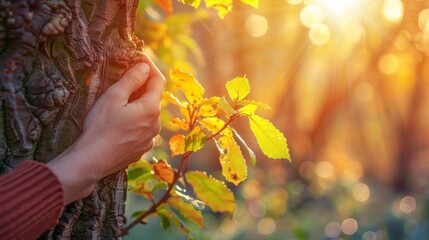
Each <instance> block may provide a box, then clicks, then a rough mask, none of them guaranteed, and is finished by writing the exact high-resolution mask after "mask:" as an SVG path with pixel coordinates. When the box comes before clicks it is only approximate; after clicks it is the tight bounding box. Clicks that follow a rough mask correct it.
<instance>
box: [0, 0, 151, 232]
mask: <svg viewBox="0 0 429 240" xmlns="http://www.w3.org/2000/svg"><path fill="white" fill-rule="evenodd" d="M137 4H138V0H13V1H0V78H1V79H0V90H1V91H0V99H1V101H0V114H1V115H0V159H1V162H0V167H1V172H2V173H4V172H7V171H9V170H11V169H13V168H14V167H15V166H16V165H18V164H19V163H20V162H22V161H24V160H26V159H35V160H37V161H41V162H48V161H50V160H51V159H53V158H54V157H56V156H57V155H58V154H60V153H61V152H63V151H64V150H65V149H66V148H67V147H68V146H69V145H71V144H72V143H73V141H74V140H75V139H76V138H77V137H78V136H79V134H80V133H81V127H82V122H83V120H84V117H85V115H86V114H87V112H88V111H89V110H90V109H91V107H92V106H93V104H94V102H95V100H96V99H97V98H98V97H99V96H100V95H101V93H102V92H104V91H105V90H106V89H107V88H108V87H109V85H111V84H112V83H113V82H115V81H117V80H118V79H119V78H120V76H121V75H122V74H123V73H124V72H125V70H126V69H128V68H130V67H132V66H133V65H135V64H136V63H138V62H141V61H142V60H143V58H144V56H143V54H142V53H143V52H142V51H143V50H142V49H143V42H142V41H140V40H138V39H137V38H136V37H135V36H134V35H133V31H134V19H135V12H136V9H137ZM106 121H108V119H106ZM100 124H103V123H100ZM87 171H91V169H88V170H87ZM82 174H86V173H84V172H83V173H82ZM126 178H127V177H126V171H125V170H123V171H120V172H118V173H116V174H113V175H111V176H109V177H107V178H105V179H103V180H102V181H100V182H99V183H98V184H97V186H96V187H95V189H94V191H93V192H92V194H91V195H90V196H89V197H87V198H85V199H83V200H81V201H77V202H74V203H71V204H69V205H68V206H66V208H65V209H64V213H63V215H62V217H61V219H60V222H59V224H58V225H57V226H56V227H55V228H53V229H52V230H50V231H48V232H46V233H45V234H43V235H42V236H41V237H40V238H41V239H69V238H72V239H120V238H121V235H122V232H121V228H122V227H123V225H124V223H125V217H124V201H125V196H126Z"/></svg>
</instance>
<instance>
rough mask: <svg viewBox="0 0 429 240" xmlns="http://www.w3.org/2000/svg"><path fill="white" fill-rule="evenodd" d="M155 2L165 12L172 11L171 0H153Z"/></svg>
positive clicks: (169, 12)
mask: <svg viewBox="0 0 429 240" xmlns="http://www.w3.org/2000/svg"><path fill="white" fill-rule="evenodd" d="M155 2H156V4H158V6H160V7H161V8H162V10H164V11H165V12H166V13H168V14H171V13H173V3H172V1H171V0H155Z"/></svg>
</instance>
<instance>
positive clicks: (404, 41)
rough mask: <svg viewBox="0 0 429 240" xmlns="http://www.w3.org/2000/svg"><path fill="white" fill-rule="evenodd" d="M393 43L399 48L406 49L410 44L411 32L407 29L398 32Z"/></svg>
mask: <svg viewBox="0 0 429 240" xmlns="http://www.w3.org/2000/svg"><path fill="white" fill-rule="evenodd" d="M393 44H394V45H395V47H396V48H397V49H399V50H406V49H407V48H408V47H409V46H410V44H411V34H410V33H409V32H407V31H401V32H399V34H398V35H396V37H395V40H394V41H393Z"/></svg>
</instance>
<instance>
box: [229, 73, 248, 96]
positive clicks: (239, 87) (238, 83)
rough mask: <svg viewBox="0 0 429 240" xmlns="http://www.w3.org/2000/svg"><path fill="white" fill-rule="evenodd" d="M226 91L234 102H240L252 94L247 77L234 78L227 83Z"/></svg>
mask: <svg viewBox="0 0 429 240" xmlns="http://www.w3.org/2000/svg"><path fill="white" fill-rule="evenodd" d="M226 90H228V94H229V96H230V97H231V99H232V100H234V101H237V102H238V101H240V100H242V99H243V98H245V97H246V96H247V95H249V93H250V85H249V81H248V80H247V78H246V76H244V77H238V78H234V79H232V80H231V81H229V82H227V83H226Z"/></svg>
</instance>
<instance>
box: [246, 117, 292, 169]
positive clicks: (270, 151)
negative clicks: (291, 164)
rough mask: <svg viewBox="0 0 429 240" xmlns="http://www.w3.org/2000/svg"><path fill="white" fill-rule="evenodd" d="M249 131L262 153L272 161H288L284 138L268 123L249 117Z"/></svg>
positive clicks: (260, 118) (262, 119)
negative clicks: (272, 159)
mask: <svg viewBox="0 0 429 240" xmlns="http://www.w3.org/2000/svg"><path fill="white" fill-rule="evenodd" d="M249 124H250V129H251V130H252V132H253V134H254V135H255V137H256V140H257V142H258V145H259V147H260V148H261V150H262V152H263V153H264V154H265V155H267V156H268V157H270V158H274V159H288V160H289V161H290V160H291V159H290V155H289V149H288V146H287V142H286V138H285V137H284V135H283V133H281V132H280V131H279V130H278V129H277V128H276V127H275V126H274V125H273V124H272V123H271V122H270V121H268V120H267V119H264V118H262V117H259V116H257V115H252V116H249Z"/></svg>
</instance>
